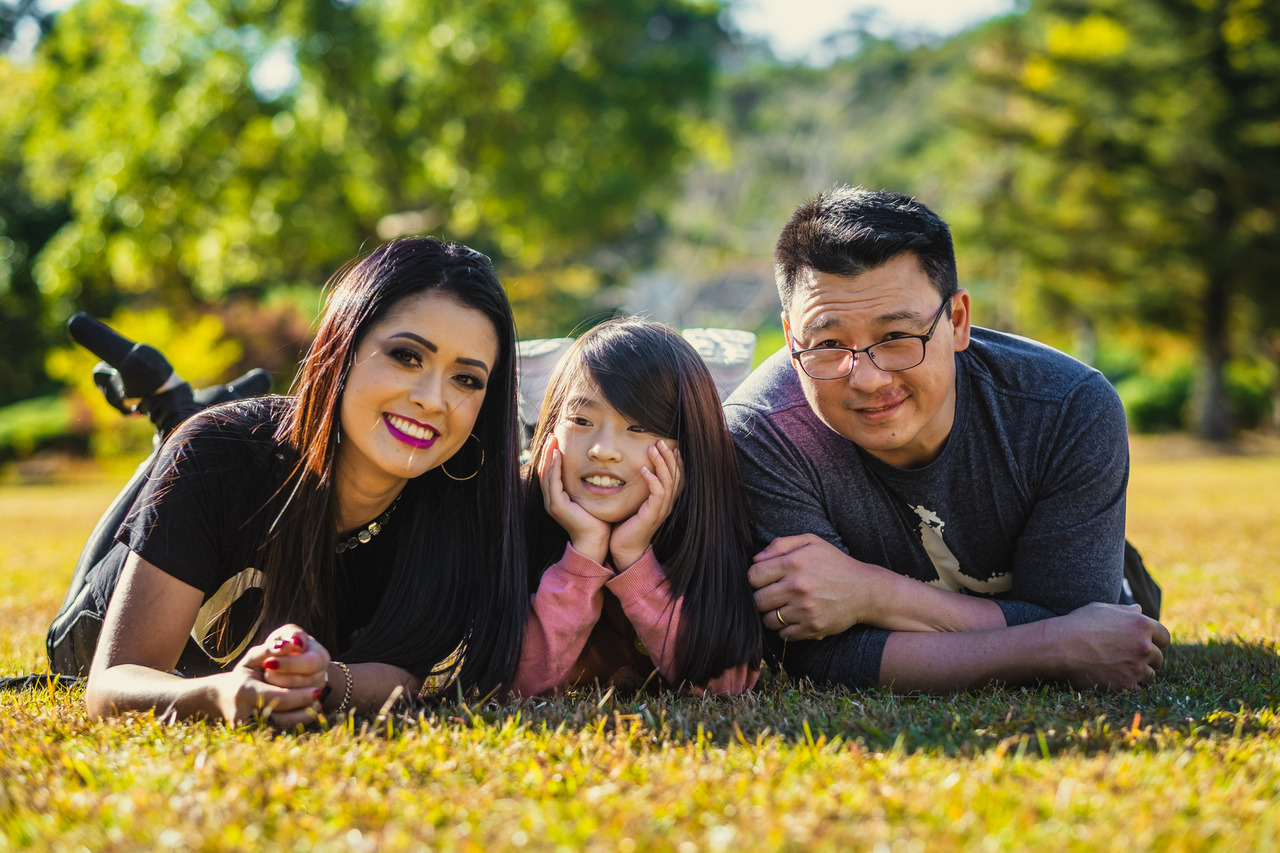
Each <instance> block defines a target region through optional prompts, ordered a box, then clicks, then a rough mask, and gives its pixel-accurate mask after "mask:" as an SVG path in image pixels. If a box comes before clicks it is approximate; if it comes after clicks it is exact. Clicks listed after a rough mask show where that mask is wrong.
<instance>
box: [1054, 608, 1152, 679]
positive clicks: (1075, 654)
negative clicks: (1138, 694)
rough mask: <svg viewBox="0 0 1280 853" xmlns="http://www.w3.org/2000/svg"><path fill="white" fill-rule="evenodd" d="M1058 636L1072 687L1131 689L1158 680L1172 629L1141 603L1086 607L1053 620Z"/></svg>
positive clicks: (1062, 660) (1059, 649) (1064, 673)
mask: <svg viewBox="0 0 1280 853" xmlns="http://www.w3.org/2000/svg"><path fill="white" fill-rule="evenodd" d="M1046 628H1048V629H1049V630H1051V631H1052V632H1053V633H1054V634H1055V635H1056V636H1055V638H1054V641H1055V645H1056V647H1057V649H1058V655H1059V660H1060V661H1061V665H1062V672H1061V678H1062V680H1064V681H1066V682H1068V683H1069V684H1071V685H1072V686H1073V687H1084V688H1091V689H1092V688H1097V689H1102V690H1131V689H1134V688H1137V687H1143V686H1145V685H1148V684H1150V683H1151V682H1153V681H1154V680H1155V677H1156V670H1157V669H1159V668H1160V667H1161V666H1162V665H1163V664H1164V649H1165V648H1166V647H1167V646H1168V645H1169V642H1170V640H1171V638H1170V636H1169V630H1168V629H1167V628H1165V627H1164V626H1163V625H1161V624H1160V623H1159V622H1157V621H1155V620H1154V619H1150V618H1148V617H1146V616H1143V615H1142V608H1141V607H1139V606H1138V605H1136V604H1129V605H1121V604H1100V603H1096V602H1095V603H1093V604H1086V605H1085V606H1084V607H1081V608H1079V609H1078V610H1073V611H1071V612H1070V613H1068V614H1067V615H1065V616H1060V617H1058V618H1057V619H1052V620H1048V622H1047V623H1046Z"/></svg>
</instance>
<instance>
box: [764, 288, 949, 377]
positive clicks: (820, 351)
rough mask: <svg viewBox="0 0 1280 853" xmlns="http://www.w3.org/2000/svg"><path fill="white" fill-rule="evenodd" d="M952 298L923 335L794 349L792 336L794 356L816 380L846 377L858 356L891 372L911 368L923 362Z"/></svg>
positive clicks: (792, 353) (940, 308)
mask: <svg viewBox="0 0 1280 853" xmlns="http://www.w3.org/2000/svg"><path fill="white" fill-rule="evenodd" d="M950 301H951V300H949V299H944V300H942V305H940V306H939V307H938V313H937V314H934V315H933V323H932V324H931V325H930V326H929V331H927V332H925V333H924V334H923V335H902V336H901V337H897V338H889V339H888V340H885V341H881V342H880V343H878V344H872V345H871V346H869V347H867V348H865V349H851V348H849V347H813V348H812V349H799V350H798V349H795V345H796V340H795V338H793V337H791V336H790V335H788V336H787V337H788V338H790V346H791V357H792V358H794V359H795V360H796V361H798V362H800V367H801V368H802V369H803V370H804V372H805V373H807V374H809V376H811V377H813V378H814V379H843V378H844V377H846V376H848V375H849V374H850V373H852V372H853V366H854V365H855V364H856V363H857V361H858V356H859V355H861V354H862V353H866V354H867V358H868V359H869V360H870V361H871V363H872V364H874V365H875V366H876V367H878V368H880V369H881V370H884V371H887V372H889V373H895V372H897V371H899V370H910V369H911V368H913V367H915V366H917V365H918V364H920V362H922V361H924V345H925V344H927V343H929V340H930V339H931V338H932V337H933V331H934V329H936V328H938V320H940V319H942V312H943V310H945V309H946V307H947V303H948V302H950Z"/></svg>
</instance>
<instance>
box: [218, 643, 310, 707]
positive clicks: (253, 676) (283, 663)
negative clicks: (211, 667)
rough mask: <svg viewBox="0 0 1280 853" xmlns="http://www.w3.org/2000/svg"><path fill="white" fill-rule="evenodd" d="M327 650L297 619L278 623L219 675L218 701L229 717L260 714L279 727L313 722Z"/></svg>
mask: <svg viewBox="0 0 1280 853" xmlns="http://www.w3.org/2000/svg"><path fill="white" fill-rule="evenodd" d="M328 667H329V652H328V651H327V650H326V649H325V648H324V646H322V645H320V644H319V643H317V642H316V641H315V640H314V639H312V638H311V637H310V636H308V634H307V632H305V631H303V630H302V629H301V628H299V627H298V626H297V625H283V626H281V627H280V628H277V629H276V630H275V631H273V632H271V634H270V636H268V637H267V639H266V640H264V641H263V642H262V643H260V644H258V645H256V646H253V647H252V648H250V649H249V650H248V651H247V652H245V654H244V657H242V658H241V659H240V661H239V663H237V664H236V665H235V667H234V668H233V669H232V670H231V671H230V672H228V673H225V674H224V675H221V676H215V678H217V679H218V706H219V708H220V710H221V711H222V716H223V717H224V718H225V719H226V720H227V721H228V722H231V723H243V722H248V721H250V720H253V719H261V718H263V717H264V716H265V718H266V719H267V721H269V722H270V723H271V724H272V725H274V726H278V727H280V728H297V727H298V726H305V725H307V724H309V723H313V722H315V720H316V717H317V715H318V714H319V713H320V702H321V697H322V696H323V693H324V682H325V673H326V672H327V670H328Z"/></svg>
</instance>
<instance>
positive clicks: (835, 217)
mask: <svg viewBox="0 0 1280 853" xmlns="http://www.w3.org/2000/svg"><path fill="white" fill-rule="evenodd" d="M908 253H909V254H913V255H915V256H916V258H917V259H918V260H919V262H920V267H921V269H923V270H924V272H925V275H927V276H929V281H930V282H932V283H933V286H934V288H936V289H937V291H938V295H939V296H941V297H943V298H944V299H950V298H951V297H952V296H953V295H955V292H956V289H957V287H958V285H957V282H956V255H955V248H954V247H953V246H952V244H951V231H950V229H948V228H947V223H945V222H943V221H942V219H941V218H940V217H939V216H938V214H936V213H934V212H933V211H932V210H930V209H929V208H927V207H925V206H924V205H923V204H921V203H920V202H918V201H916V200H915V199H913V198H911V197H909V196H905V195H903V194H902V193H895V192H888V191H886V190H868V189H864V188H862V187H849V186H837V187H833V188H832V189H830V190H828V191H827V192H824V193H822V194H821V195H819V196H818V197H817V198H815V199H813V200H812V201H808V202H805V203H804V204H802V205H800V207H798V208H797V209H796V212H795V213H794V214H792V215H791V219H790V220H789V221H788V222H787V224H786V227H784V228H783V229H782V235H781V236H780V237H779V238H778V246H777V249H776V250H775V251H774V255H773V259H774V267H773V268H774V277H775V278H776V279H777V282H778V298H779V299H781V301H782V310H783V312H784V313H786V312H789V311H790V310H791V297H792V295H793V294H794V293H795V287H796V280H797V279H798V278H799V277H800V276H802V275H803V274H804V273H805V271H806V270H813V271H814V272H820V273H826V274H827V275H839V276H850V277H852V276H856V275H861V274H862V273H864V272H867V271H868V270H873V269H877V268H879V267H882V266H884V265H885V264H887V263H889V261H892V260H893V259H894V258H896V257H898V256H899V255H904V254H908ZM948 313H950V312H948Z"/></svg>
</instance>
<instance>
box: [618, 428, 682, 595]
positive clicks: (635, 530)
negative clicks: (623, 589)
mask: <svg viewBox="0 0 1280 853" xmlns="http://www.w3.org/2000/svg"><path fill="white" fill-rule="evenodd" d="M649 464H650V466H651V468H642V469H641V470H640V474H641V476H643V477H644V478H645V481H646V482H647V483H648V484H649V497H648V498H647V499H646V500H645V502H644V503H642V504H641V505H640V509H638V510H636V514H635V515H633V516H631V517H630V518H628V519H627V520H626V521H624V522H622V523H621V524H619V525H618V526H617V527H615V528H614V529H613V533H612V535H611V536H610V537H609V555H610V556H611V557H613V567H614V568H615V569H616V570H617V571H622V570H623V569H628V568H630V567H631V566H632V564H634V563H635V561H636V560H639V559H640V557H641V556H642V555H643V554H644V552H645V551H646V550H647V549H648V548H649V543H650V542H652V541H653V535H654V534H655V533H657V532H658V528H659V527H661V526H662V522H664V521H666V520H667V516H669V515H671V508H672V507H673V506H675V503H676V498H677V497H678V496H679V495H680V488H681V487H682V486H683V485H684V462H682V461H681V459H680V451H679V450H672V449H671V448H670V447H669V446H667V442H665V441H663V440H662V439H658V441H657V442H656V443H655V444H654V445H653V447H650V448H649Z"/></svg>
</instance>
